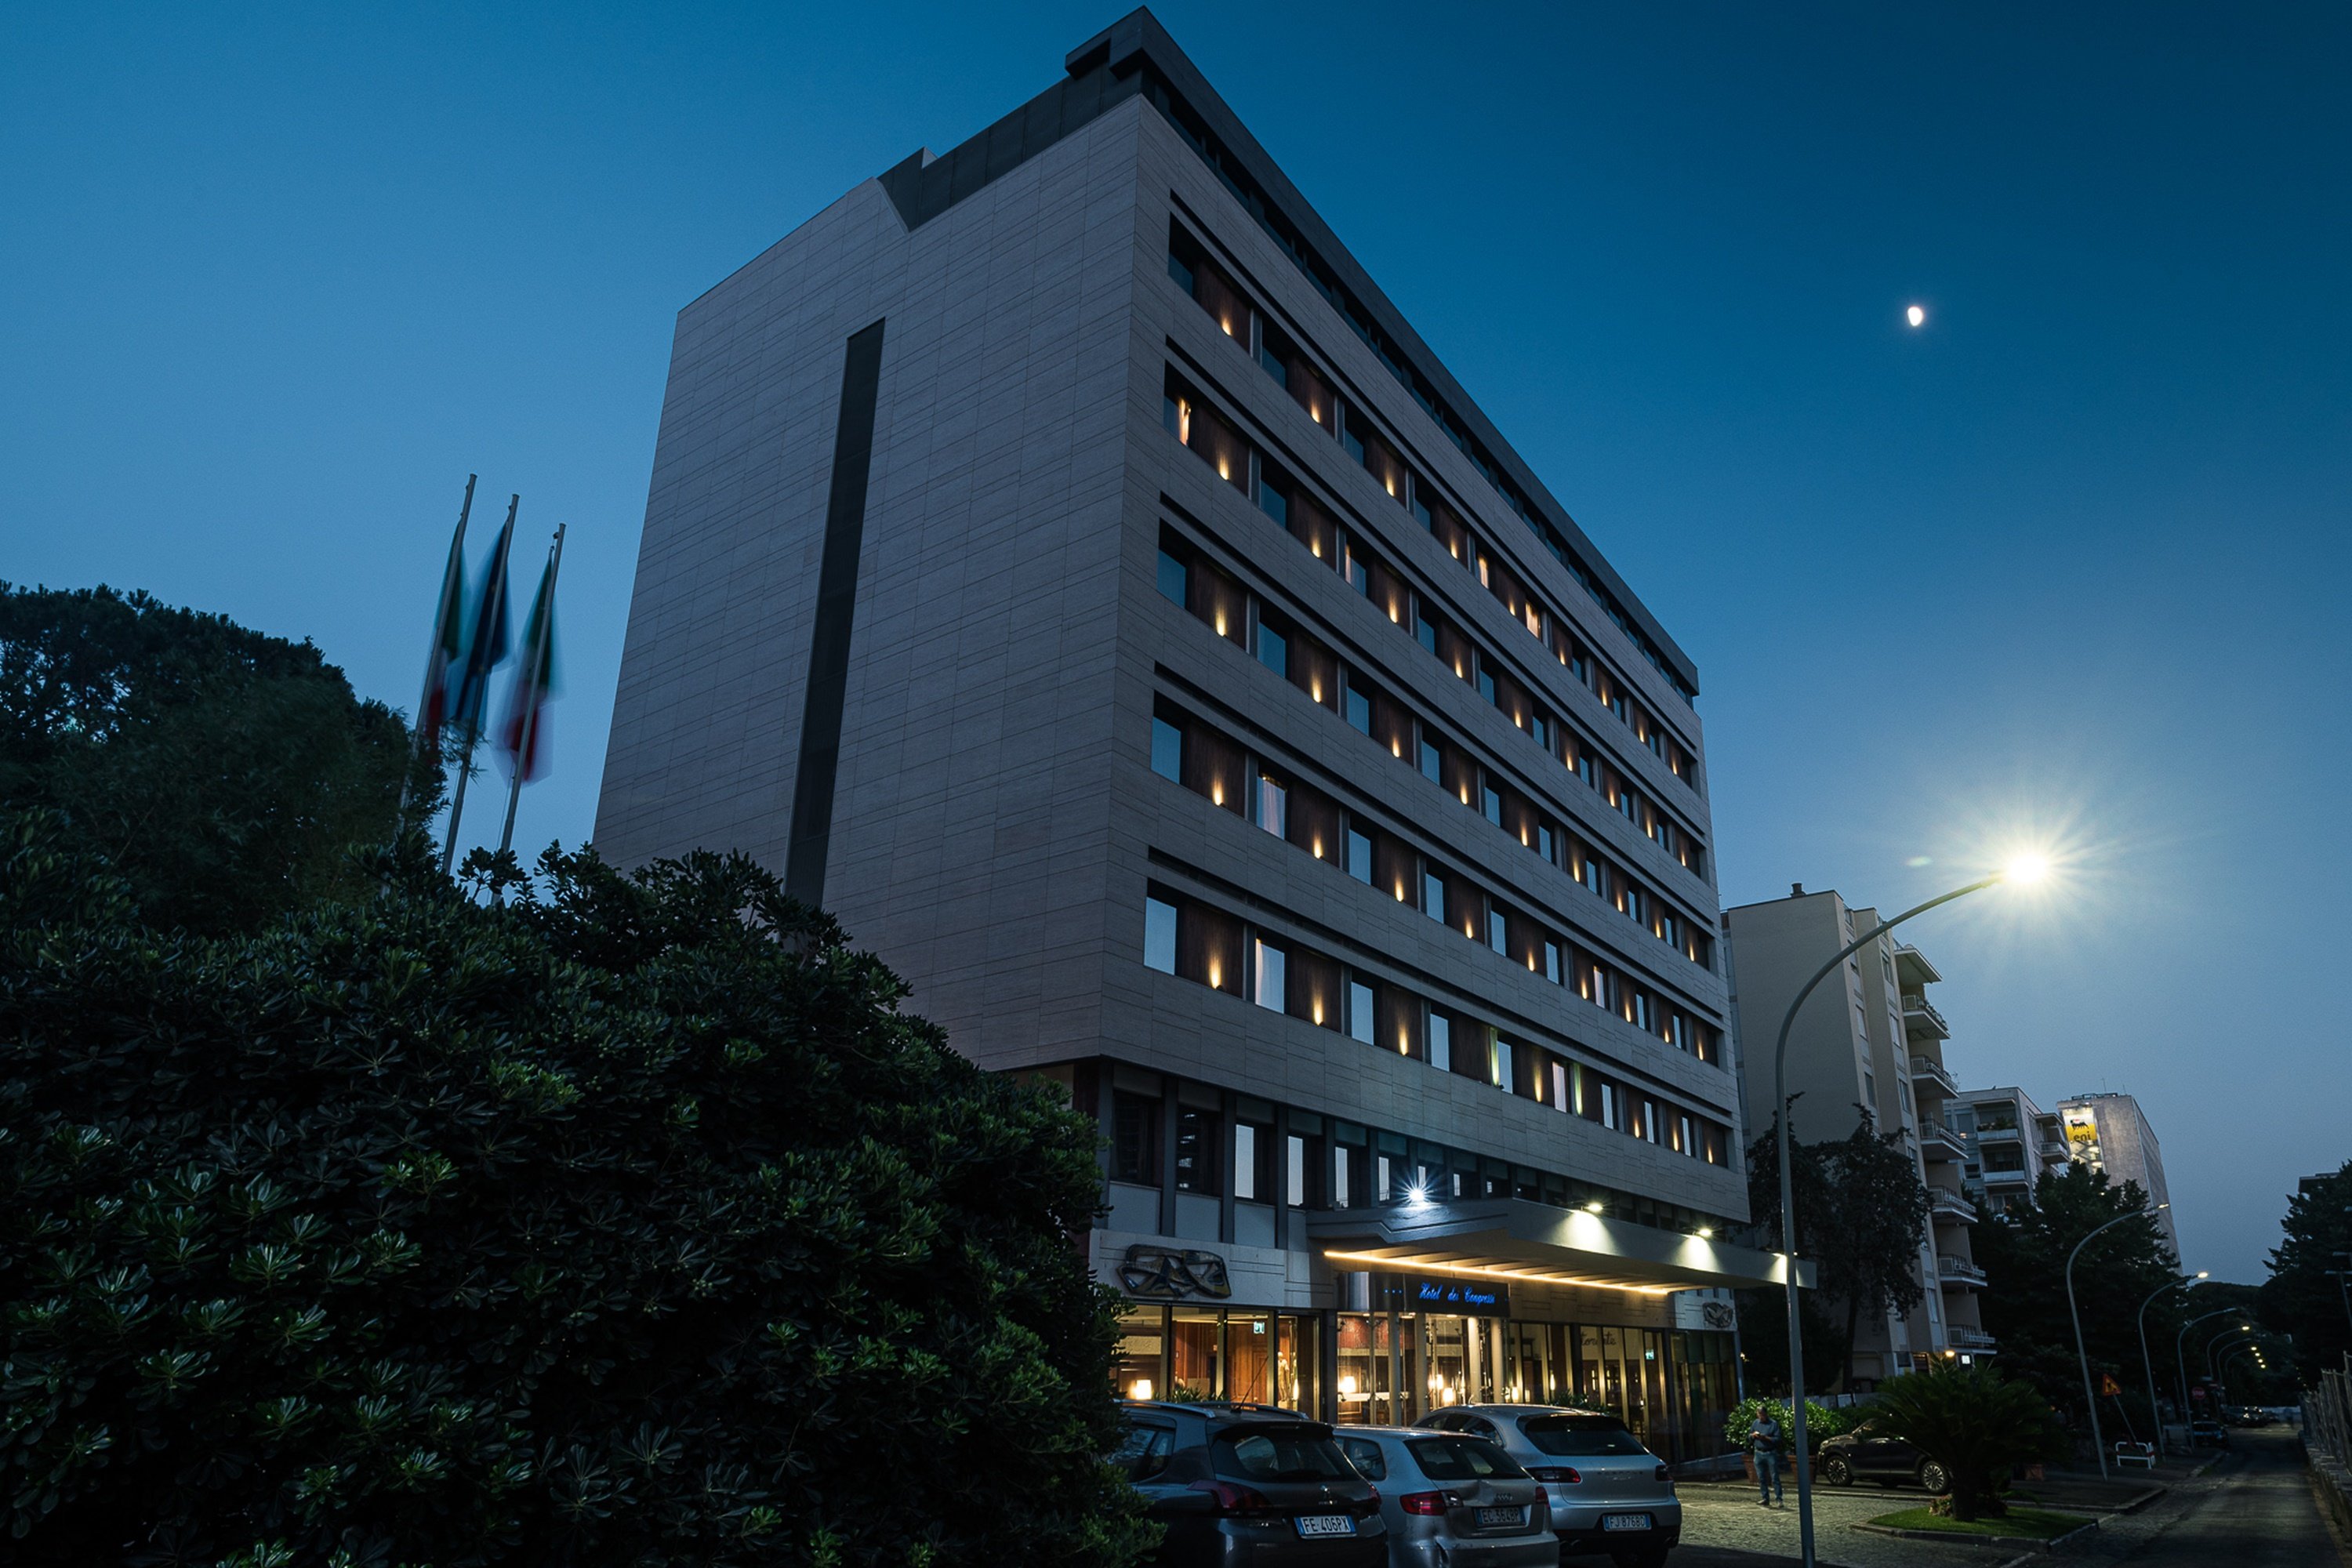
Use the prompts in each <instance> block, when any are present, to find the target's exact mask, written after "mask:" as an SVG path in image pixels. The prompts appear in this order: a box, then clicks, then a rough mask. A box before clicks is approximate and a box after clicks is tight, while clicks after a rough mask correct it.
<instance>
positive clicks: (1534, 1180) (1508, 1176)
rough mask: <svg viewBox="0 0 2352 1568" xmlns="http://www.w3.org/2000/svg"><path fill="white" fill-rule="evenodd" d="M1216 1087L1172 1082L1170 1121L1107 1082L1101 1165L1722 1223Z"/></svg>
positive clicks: (1152, 1175)
mask: <svg viewBox="0 0 2352 1568" xmlns="http://www.w3.org/2000/svg"><path fill="white" fill-rule="evenodd" d="M1212 1098H1222V1097H1215V1096H1214V1091H1208V1092H1206V1093H1198V1094H1192V1095H1187V1094H1184V1093H1181V1092H1180V1093H1179V1094H1178V1095H1177V1096H1176V1104H1175V1107H1174V1114H1173V1117H1172V1121H1173V1122H1174V1126H1173V1128H1172V1129H1171V1127H1170V1126H1169V1123H1170V1121H1171V1116H1170V1114H1169V1107H1168V1104H1167V1100H1166V1097H1165V1096H1164V1095H1160V1094H1146V1093H1139V1092H1137V1091H1136V1090H1135V1089H1128V1088H1118V1089H1112V1090H1111V1091H1110V1124H1111V1136H1110V1176H1111V1180H1113V1181H1116V1182H1129V1183H1132V1184H1136V1185H1139V1186H1158V1185H1159V1184H1160V1177H1161V1174H1162V1173H1163V1171H1164V1172H1165V1173H1167V1174H1168V1175H1169V1176H1170V1177H1171V1184H1172V1185H1173V1186H1174V1187H1175V1189H1176V1190H1177V1191H1178V1192H1185V1193H1198V1194H1204V1195H1207V1196H1212V1197H1223V1196H1224V1195H1225V1189H1226V1188H1227V1187H1228V1186H1230V1187H1231V1188H1232V1189H1233V1196H1234V1200H1235V1201H1236V1202H1240V1203H1259V1204H1273V1203H1276V1202H1280V1203H1283V1204H1286V1205H1288V1206H1289V1207H1291V1208H1296V1209H1347V1208H1367V1207H1371V1206H1374V1205H1381V1204H1400V1203H1405V1202H1408V1201H1413V1200H1415V1199H1424V1200H1425V1199H1440V1200H1443V1199H1447V1198H1524V1199H1526V1200H1527V1201H1528V1202H1530V1203H1540V1204H1549V1205H1551V1206H1553V1207H1554V1208H1581V1209H1585V1210H1588V1211H1590V1212H1591V1213H1594V1214H1605V1215H1609V1216H1610V1217H1612V1218H1614V1219H1622V1220H1625V1221H1627V1222H1629V1223H1631V1224H1634V1225H1646V1226H1654V1227H1657V1228H1662V1229H1669V1230H1676V1231H1681V1232H1683V1233H1684V1234H1685V1235H1688V1234H1692V1233H1698V1234H1722V1233H1723V1232H1725V1231H1727V1230H1728V1229H1729V1228H1731V1225H1730V1222H1728V1221H1726V1220H1724V1219H1721V1218H1719V1217H1718V1216H1716V1215H1707V1214H1703V1213H1700V1212H1698V1211H1696V1210H1694V1209H1688V1208H1685V1207H1683V1206H1681V1205H1676V1204H1670V1203H1662V1202H1659V1201H1658V1200H1656V1199H1654V1198H1650V1197H1643V1196H1637V1195H1636V1194H1632V1193H1627V1192H1623V1191H1621V1190H1619V1189H1616V1188H1613V1187H1607V1186H1602V1185H1600V1184H1595V1183H1591V1182H1581V1181H1578V1180H1576V1179H1574V1178H1572V1177H1570V1176H1564V1175H1561V1174H1559V1173H1555V1172H1549V1171H1539V1170H1536V1169H1534V1168H1532V1167H1530V1166H1527V1165H1517V1164H1513V1163H1509V1162H1507V1161H1503V1160H1496V1159H1494V1158H1492V1157H1491V1156H1481V1155H1478V1154H1475V1153H1472V1152H1468V1151H1466V1150H1462V1149H1454V1148H1448V1147H1446V1146H1444V1145H1443V1144H1438V1143H1433V1142H1428V1141H1427V1140H1425V1139H1420V1138H1412V1137H1408V1136H1407V1135H1405V1134H1404V1133H1401V1132H1389V1131H1381V1129H1379V1128H1373V1127H1367V1126H1365V1125H1364V1124H1363V1123H1361V1122H1359V1121H1346V1120H1343V1119H1341V1118H1339V1117H1336V1116H1322V1115H1318V1114H1317V1113H1315V1112H1312V1111H1306V1110H1289V1111H1287V1112H1286V1113H1285V1114H1283V1115H1282V1116H1281V1117H1280V1118H1279V1119H1277V1117H1276V1108H1275V1107H1274V1106H1272V1105H1270V1104H1267V1103H1265V1102H1264V1101H1259V1100H1250V1099H1247V1098H1244V1097H1236V1098H1237V1100H1238V1101H1239V1103H1238V1104H1237V1106H1236V1108H1235V1110H1234V1113H1233V1114H1231V1115H1228V1114H1226V1113H1225V1112H1224V1111H1223V1110H1220V1109H1219V1108H1218V1107H1217V1106H1215V1105H1213V1104H1203V1103H1201V1102H1202V1100H1209V1099H1212Z"/></svg>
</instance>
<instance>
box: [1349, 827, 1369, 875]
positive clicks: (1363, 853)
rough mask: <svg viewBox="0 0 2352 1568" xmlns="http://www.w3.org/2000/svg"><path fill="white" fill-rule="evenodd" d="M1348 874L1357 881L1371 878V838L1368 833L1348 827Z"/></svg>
mask: <svg viewBox="0 0 2352 1568" xmlns="http://www.w3.org/2000/svg"><path fill="white" fill-rule="evenodd" d="M1348 875H1349V876H1350V877H1353V878H1354V879H1356V880H1358V881H1359V882H1364V883H1369V882H1370V881H1371V879H1372V840H1371V837H1370V835H1369V834H1364V833H1359V832H1357V831H1356V830H1355V829H1354V828H1352V827H1350V828H1349V829H1348Z"/></svg>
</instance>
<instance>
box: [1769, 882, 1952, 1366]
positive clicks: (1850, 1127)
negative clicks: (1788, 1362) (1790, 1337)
mask: <svg viewBox="0 0 2352 1568" xmlns="http://www.w3.org/2000/svg"><path fill="white" fill-rule="evenodd" d="M1878 921H1879V913H1878V911H1877V910H1874V909H1853V908H1849V907H1848V906H1847V904H1846V902H1845V900H1843V898H1841V897H1839V896H1838V894H1836V893H1835V892H1821V893H1808V892H1806V891H1805V890H1804V889H1803V888H1802V887H1801V886H1799V887H1794V888H1792V889H1790V896H1789V897H1788V898H1785V899H1775V900H1769V901H1768V902H1765V903H1759V904H1743V905H1741V906H1739V907H1738V908H1737V909H1733V910H1727V911H1726V912H1725V915H1724V934H1725V937H1726V945H1727V948H1728V949H1729V955H1728V963H1727V973H1729V975H1730V976H1731V982H1732V990H1733V1008H1734V1011H1735V1014H1736V1016H1737V1020H1738V1035H1739V1039H1740V1055H1741V1059H1740V1072H1741V1087H1742V1091H1743V1093H1744V1094H1745V1096H1746V1100H1747V1121H1748V1126H1749V1127H1750V1128H1751V1129H1752V1130H1753V1131H1754V1132H1755V1133H1756V1134H1758V1135H1761V1134H1762V1133H1763V1132H1765V1131H1769V1129H1770V1128H1771V1126H1772V1124H1773V1123H1772V1079H1773V1064H1772V1052H1773V1048H1774V1046H1775V1043H1776V1041H1777V1040H1778V1038H1779V1037H1780V1021H1781V1019H1782V1018H1783V1017H1784V1016H1786V1015H1787V1013H1788V1010H1789V1004H1790V1001H1791V1000H1792V999H1794V997H1795V996H1796V994H1797V990H1798V987H1800V986H1801V985H1802V984H1804V983H1805V982H1806V981H1807V980H1808V979H1810V978H1811V976H1812V975H1813V973H1815V972H1816V971H1817V970H1819V969H1820V968H1821V967H1822V965H1823V964H1824V963H1828V962H1829V961H1830V960H1831V958H1832V957H1833V956H1834V955H1835V954H1836V953H1837V952H1839V950H1840V949H1842V948H1844V947H1846V946H1848V945H1850V944H1851V943H1852V942H1853V941H1854V940H1855V938H1857V937H1860V936H1864V935H1866V934H1867V933H1868V932H1869V931H1872V930H1873V929H1874V927H1875V926H1876V925H1877V924H1878ZM1841 968H1842V971H1843V973H1838V974H1832V975H1831V976H1830V977H1829V978H1828V979H1826V980H1824V981H1822V984H1820V985H1819V986H1817V987H1815V989H1814V991H1813V993H1812V994H1811V996H1809V997H1807V998H1806V1000H1805V1005H1804V1006H1803V1007H1802V1008H1801V1009H1799V1011H1798V1014H1797V1017H1796V1022H1795V1024H1794V1025H1793V1026H1791V1028H1790V1033H1789V1061H1788V1091H1789V1094H1790V1098H1791V1100H1792V1101H1793V1109H1792V1110H1791V1111H1790V1117H1789V1124H1790V1130H1791V1131H1793V1133H1794V1134H1795V1136H1796V1137H1797V1138H1799V1139H1801V1140H1802V1141H1803V1142H1808V1143H1813V1142H1835V1141H1837V1140H1840V1139H1843V1138H1845V1137H1846V1136H1848V1135H1849V1134H1851V1133H1852V1132H1853V1131H1854V1129H1855V1128H1856V1127H1857V1126H1859V1125H1860V1124H1861V1121H1862V1113H1863V1112H1864V1110H1867V1111H1868V1112H1869V1114H1870V1118H1871V1121H1872V1122H1873V1124H1874V1126H1875V1127H1876V1129H1877V1130H1878V1131H1880V1132H1887V1131H1901V1132H1902V1134H1903V1137H1904V1143H1905V1146H1906V1148H1908V1149H1909V1150H1910V1152H1911V1154H1912V1157H1913V1159H1914V1161H1915V1162H1916V1170H1917V1173H1918V1177H1919V1182H1920V1184H1921V1185H1922V1186H1924V1187H1925V1188H1926V1189H1927V1200H1928V1211H1927V1217H1928V1224H1927V1228H1926V1233H1925V1235H1924V1236H1923V1237H1922V1238H1921V1242H1920V1247H1919V1256H1918V1262H1917V1267H1918V1274H1917V1279H1918V1281H1919V1284H1920V1289H1921V1296H1922V1299H1921V1300H1920V1304H1919V1305H1918V1306H1917V1307H1916V1309H1914V1310H1912V1311H1910V1312H1909V1313H1907V1314H1906V1313H1895V1312H1890V1313H1888V1314H1887V1315H1886V1317H1885V1320H1884V1321H1878V1322H1869V1321H1865V1322H1864V1324H1863V1325H1862V1326H1861V1328H1860V1330H1859V1331H1858V1332H1857V1334H1856V1337H1855V1353H1854V1375H1855V1377H1856V1378H1857V1379H1859V1380H1867V1381H1871V1382H1876V1381H1878V1380H1881V1379H1884V1378H1888V1377H1893V1376H1896V1375H1898V1374H1900V1373H1904V1372H1906V1371H1909V1370H1913V1369H1916V1368H1917V1367H1919V1366H1921V1365H1923V1364H1924V1363H1926V1362H1927V1358H1929V1357H1931V1356H1939V1355H1944V1354H1953V1355H1958V1356H1966V1357H1969V1358H1971V1359H1973V1358H1974V1357H1976V1356H1978V1355H1982V1354H1987V1353H1990V1352H1991V1351H1992V1350H1993V1349H1994V1342H1993V1338H1992V1336H1991V1335H1990V1334H1989V1333H1987V1332H1986V1331H1985V1329H1984V1322H1983V1318H1982V1315H1981V1313H1980V1312H1979V1307H1978V1302H1977V1295H1978V1292H1979V1291H1981V1290H1982V1289H1984V1288H1985V1273H1984V1270H1983V1269H1982V1268H1979V1267H1978V1265H1977V1262H1976V1259H1975V1258H1974V1256H1973V1251H1972V1248H1971V1247H1970V1244H1969V1227H1971V1226H1974V1225H1975V1224H1976V1223H1977V1218H1978V1211H1977V1207H1976V1205H1974V1204H1973V1203H1971V1202H1970V1201H1969V1195H1968V1194H1967V1192H1966V1190H1965V1184H1964V1177H1963V1173H1962V1167H1963V1164H1964V1163H1965V1162H1966V1160H1967V1159H1968V1146H1967V1144H1966V1142H1965V1141H1964V1140H1963V1138H1962V1137H1961V1135H1960V1134H1959V1133H1958V1131H1955V1129H1954V1128H1953V1127H1952V1125H1951V1123H1950V1121H1948V1110H1947V1106H1948V1103H1949V1102H1952V1101H1954V1100H1957V1099H1958V1096H1959V1086H1958V1083H1957V1082H1955V1081H1954V1079H1953V1078H1952V1074H1951V1072H1950V1070H1949V1069H1948V1068H1947V1067H1946V1066H1945V1064H1944V1047H1945V1042H1946V1041H1948V1040H1949V1039H1950V1038H1951V1026H1949V1025H1948V1024H1947V1023H1946V1022H1945V1020H1944V1015H1943V1014H1942V1013H1941V1012H1940V1011H1938V1010H1937V1006H1936V1005H1935V1004H1934V1003H1933V1002H1931V1001H1929V1000H1928V998H1927V987H1928V986H1930V985H1932V984H1936V983H1937V982H1938V981H1940V980H1942V979H1943V975H1942V974H1941V973H1939V972H1938V971H1937V968H1936V966H1935V965H1934V964H1933V963H1930V962H1929V961H1928V959H1927V954H1925V953H1923V952H1920V951H1919V950H1918V949H1917V948H1916V947H1914V946H1912V945H1911V944H1910V943H1908V942H1902V941H1899V940H1897V939H1896V938H1895V937H1894V936H1893V935H1892V934H1888V935H1885V936H1881V937H1880V938H1879V939H1878V940H1877V941H1875V942H1868V943H1865V944H1864V946H1863V947H1862V948H1861V950H1860V951H1859V952H1855V953H1853V955H1852V956H1850V957H1848V958H1847V959H1846V961H1845V963H1843V965H1842V966H1841Z"/></svg>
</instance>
